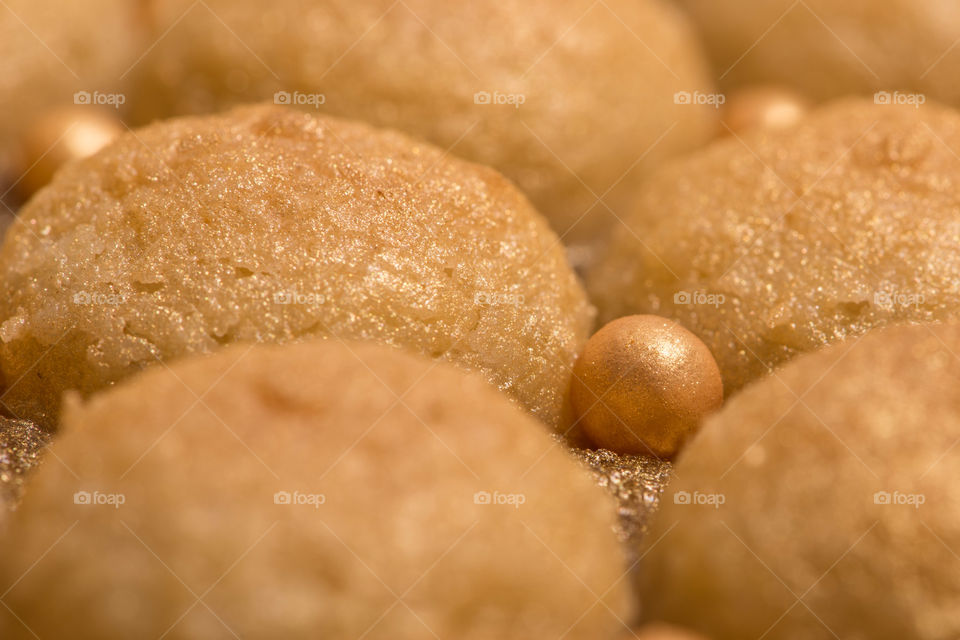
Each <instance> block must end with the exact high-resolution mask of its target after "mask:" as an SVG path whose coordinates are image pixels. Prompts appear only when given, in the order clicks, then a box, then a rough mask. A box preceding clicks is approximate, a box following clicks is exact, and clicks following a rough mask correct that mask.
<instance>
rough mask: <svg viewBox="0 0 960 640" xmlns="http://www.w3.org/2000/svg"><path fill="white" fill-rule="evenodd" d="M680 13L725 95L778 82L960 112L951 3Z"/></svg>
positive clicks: (761, 0) (760, 6)
mask: <svg viewBox="0 0 960 640" xmlns="http://www.w3.org/2000/svg"><path fill="white" fill-rule="evenodd" d="M679 4H680V5H681V6H682V7H683V8H685V9H686V10H687V11H688V13H689V15H690V16H691V18H692V20H693V21H694V23H695V24H696V25H697V27H698V28H699V30H700V33H701V34H702V36H703V40H704V42H705V44H706V46H707V49H708V51H709V53H710V57H711V59H712V61H713V64H714V70H715V73H716V74H717V76H718V77H719V78H720V81H721V84H722V85H723V87H724V88H725V89H729V88H732V87H736V86H741V85H749V84H755V83H767V82H773V83H780V84H787V85H790V86H793V87H796V88H797V89H799V90H801V91H803V92H805V93H806V94H807V95H809V96H811V97H813V98H818V99H827V98H833V97H839V96H843V95H849V94H851V93H874V92H877V91H886V92H887V94H888V95H889V97H890V98H891V99H892V100H896V99H903V100H909V99H911V98H912V96H914V95H916V92H919V93H920V94H923V96H924V97H926V98H929V99H934V100H940V101H943V102H948V103H951V104H953V105H960V87H958V85H957V83H956V81H955V78H956V76H957V73H958V72H960V51H958V50H957V49H956V39H957V33H958V31H960V6H958V5H957V3H955V2H952V1H951V0H923V1H922V2H914V1H912V0H850V1H846V2H833V1H831V0H804V2H794V1H793V0H772V1H771V0H679ZM895 90H897V91H900V92H904V93H902V94H900V93H898V94H897V95H900V96H902V98H897V97H896V96H894V95H893V94H894V91H895ZM880 95H881V96H883V94H880ZM881 99H882V98H881Z"/></svg>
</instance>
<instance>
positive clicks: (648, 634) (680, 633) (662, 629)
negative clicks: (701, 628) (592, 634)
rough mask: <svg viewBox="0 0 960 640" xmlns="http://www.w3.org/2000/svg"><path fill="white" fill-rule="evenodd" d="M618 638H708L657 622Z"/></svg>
mask: <svg viewBox="0 0 960 640" xmlns="http://www.w3.org/2000/svg"><path fill="white" fill-rule="evenodd" d="M617 640H707V639H706V638H705V637H704V636H701V635H700V634H699V633H694V632H693V631H687V630H686V629H681V628H680V627H675V626H673V625H669V624H663V623H660V622H655V623H653V624H649V625H646V626H644V627H642V628H640V629H637V630H636V631H626V632H624V633H623V634H622V635H620V636H617Z"/></svg>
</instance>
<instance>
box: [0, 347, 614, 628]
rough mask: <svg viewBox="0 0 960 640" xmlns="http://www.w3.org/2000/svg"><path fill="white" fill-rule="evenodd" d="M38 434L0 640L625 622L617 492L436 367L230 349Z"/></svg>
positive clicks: (483, 387) (77, 411) (533, 428)
mask: <svg viewBox="0 0 960 640" xmlns="http://www.w3.org/2000/svg"><path fill="white" fill-rule="evenodd" d="M53 451H54V453H55V454H56V457H55V458H51V459H49V460H48V461H47V462H46V464H45V465H44V466H43V467H41V469H40V470H39V471H38V472H37V475H36V476H34V478H33V480H32V482H31V484H29V485H28V488H27V491H28V493H27V497H26V499H25V500H24V502H23V504H22V506H21V508H20V510H19V511H18V512H17V513H16V516H15V518H14V519H13V520H11V523H10V526H9V528H8V530H7V532H6V534H5V537H4V538H3V545H4V548H5V549H7V550H8V551H9V552H8V553H4V554H3V558H2V560H0V576H2V577H0V580H2V584H3V585H4V587H3V588H4V590H6V589H7V587H9V586H10V585H13V587H12V589H10V590H9V592H7V593H5V594H4V603H5V604H6V605H7V607H9V610H10V611H12V612H13V614H15V615H16V618H15V617H14V615H13V614H10V613H8V611H7V610H6V609H3V610H2V613H0V621H2V622H0V624H4V625H6V629H4V630H3V637H4V638H31V637H33V636H32V635H31V634H30V631H28V630H27V628H28V627H29V629H30V630H32V631H33V632H34V633H36V634H37V635H39V636H40V637H67V636H69V637H71V638H77V639H78V640H84V639H88V638H89V639H93V638H96V639H98V640H109V639H112V638H118V639H119V638H148V637H159V636H160V635H161V634H163V633H164V632H165V631H166V632H167V633H168V634H169V637H173V638H180V639H190V638H211V637H222V636H230V637H232V635H231V632H232V634H234V635H236V636H238V637H243V638H251V639H253V638H278V637H282V638H291V639H295V638H357V637H361V636H362V637H365V638H371V639H376V638H391V639H397V638H400V639H403V638H423V637H424V636H425V635H426V636H433V635H436V636H437V637H441V638H478V639H479V638H504V639H517V640H519V639H524V640H526V639H528V638H540V637H543V638H555V637H560V635H562V634H565V635H564V637H565V638H572V639H578V638H579V639H584V640H587V639H589V640H594V639H595V638H603V637H611V636H612V635H613V634H614V633H615V632H617V631H618V630H622V629H624V628H625V625H624V624H623V623H622V622H621V619H626V616H627V612H626V611H625V605H627V600H628V598H627V584H626V582H627V581H626V580H623V579H621V578H622V577H623V575H624V571H625V566H624V564H623V557H622V553H621V550H620V547H619V544H618V542H617V539H616V537H615V536H614V534H613V531H612V526H613V522H614V506H613V504H612V501H610V500H608V499H607V498H606V497H605V496H604V495H603V492H602V491H601V490H600V489H599V488H598V487H596V486H595V485H594V484H593V481H592V479H591V478H590V476H589V475H588V474H587V473H586V471H585V470H584V469H582V468H581V467H579V465H578V464H577V463H576V462H575V461H574V460H573V459H572V458H570V457H569V455H568V454H567V453H566V452H565V451H564V450H563V448H562V447H561V446H559V444H558V443H557V442H555V441H554V440H553V439H552V438H551V437H550V436H549V435H547V434H546V433H545V432H544V430H543V428H542V425H540V424H539V423H538V422H536V421H535V420H533V419H532V418H530V417H529V416H527V415H525V414H524V413H523V412H522V411H520V410H518V409H516V408H515V407H513V406H511V404H510V403H509V402H508V401H507V400H506V399H505V398H503V397H502V396H501V395H500V394H499V393H498V392H497V391H496V390H494V389H493V388H491V387H489V386H488V385H487V384H486V383H485V382H484V381H483V380H482V379H480V378H479V377H478V376H474V375H471V374H467V373H463V372H460V371H458V370H456V369H455V368H453V367H451V366H450V365H445V364H441V365H437V364H436V363H434V362H431V361H430V360H428V359H425V358H421V357H414V356H412V355H407V354H405V353H403V352H401V351H399V350H394V349H388V348H386V347H383V346H379V345H372V344H364V343H340V342H337V341H333V340H330V341H320V342H311V343H301V344H297V345H283V346H277V345H257V346H252V345H235V346H232V347H229V348H227V349H224V350H222V351H221V352H219V353H217V354H214V355H212V356H208V357H200V358H193V359H190V360H185V361H182V362H180V363H177V364H176V365H174V366H173V368H172V370H168V369H165V368H161V367H155V368H153V369H151V370H150V371H147V372H144V373H143V374H141V375H140V376H138V377H136V378H134V379H131V380H129V381H127V382H125V383H123V384H121V385H118V386H117V387H116V388H114V389H112V390H110V391H107V392H105V393H103V394H100V395H97V396H95V397H94V398H92V399H91V400H90V401H89V403H88V404H86V405H84V406H80V405H79V404H78V403H76V402H74V403H73V404H71V405H70V406H69V408H68V411H67V413H66V416H65V419H64V428H63V435H62V436H61V437H60V438H59V439H58V440H57V442H56V443H55V445H54V446H53ZM74 474H75V475H74ZM571 513H575V514H576V518H573V519H571V518H570V514H571ZM28 567H29V570H27V569H28ZM18 578H20V579H19V580H18ZM14 583H15V584H14ZM198 599H199V602H198ZM18 619H19V620H18ZM228 629H229V631H228Z"/></svg>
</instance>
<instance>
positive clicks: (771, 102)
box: [720, 86, 810, 135]
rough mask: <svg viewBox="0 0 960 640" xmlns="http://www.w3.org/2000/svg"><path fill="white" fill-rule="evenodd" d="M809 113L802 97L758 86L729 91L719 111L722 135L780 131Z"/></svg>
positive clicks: (777, 88)
mask: <svg viewBox="0 0 960 640" xmlns="http://www.w3.org/2000/svg"><path fill="white" fill-rule="evenodd" d="M809 109H810V104H809V102H808V101H807V100H806V99H805V98H804V97H803V96H801V95H799V94H797V93H795V92H793V91H791V90H789V89H783V88H780V87H774V86H757V87H748V88H745V89H740V90H737V91H732V92H731V93H730V94H729V95H728V96H727V101H726V103H725V104H724V105H723V108H722V110H721V111H720V121H721V122H722V123H723V124H724V126H723V127H721V130H722V131H723V133H736V134H738V135H739V134H740V133H743V132H745V131H748V130H750V129H760V128H763V129H783V128H786V127H791V126H793V125H795V124H796V123H797V122H799V121H800V120H801V119H802V118H803V116H804V115H806V113H807V111H809Z"/></svg>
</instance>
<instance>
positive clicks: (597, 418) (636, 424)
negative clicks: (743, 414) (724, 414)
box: [570, 315, 723, 458]
mask: <svg viewBox="0 0 960 640" xmlns="http://www.w3.org/2000/svg"><path fill="white" fill-rule="evenodd" d="M570 399H571V403H572V405H573V410H574V413H575V416H576V418H577V419H578V421H579V424H580V425H581V426H582V428H583V430H584V432H585V433H586V434H587V436H588V437H589V438H590V439H591V440H592V441H593V442H594V444H596V445H598V446H600V447H603V448H605V449H610V450H612V451H615V452H617V453H630V454H647V455H655V456H658V457H661V458H672V457H673V456H674V455H676V453H677V452H678V451H679V450H680V448H681V446H683V442H684V441H685V440H686V439H687V438H688V437H690V436H691V435H693V433H694V432H696V430H697V429H698V427H699V425H700V421H701V420H702V419H703V417H704V416H705V415H707V414H708V413H711V412H713V411H715V410H717V409H719V408H720V406H721V404H722V403H723V382H722V380H721V377H720V369H719V367H718V366H717V363H716V361H715V360H714V359H713V356H712V355H711V354H710V351H709V350H708V349H707V347H706V345H704V344H703V342H701V340H700V339H699V338H697V337H696V336H695V335H693V334H692V333H690V332H689V331H687V330H686V329H684V328H683V327H681V326H680V325H679V324H677V323H675V322H673V321H671V320H667V319H666V318H661V317H658V316H649V315H636V316H627V317H625V318H619V319H617V320H614V321H613V322H611V323H609V324H607V325H606V326H604V327H603V328H602V329H600V331H598V332H597V333H596V334H594V336H593V337H592V338H590V340H589V341H588V342H587V345H586V347H585V348H584V351H583V354H582V355H581V357H580V359H579V360H578V361H577V364H576V365H575V366H574V379H573V384H572V386H571V391H570Z"/></svg>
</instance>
